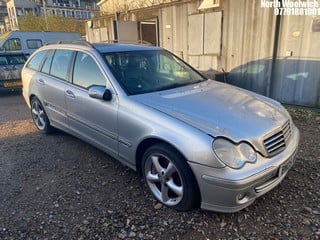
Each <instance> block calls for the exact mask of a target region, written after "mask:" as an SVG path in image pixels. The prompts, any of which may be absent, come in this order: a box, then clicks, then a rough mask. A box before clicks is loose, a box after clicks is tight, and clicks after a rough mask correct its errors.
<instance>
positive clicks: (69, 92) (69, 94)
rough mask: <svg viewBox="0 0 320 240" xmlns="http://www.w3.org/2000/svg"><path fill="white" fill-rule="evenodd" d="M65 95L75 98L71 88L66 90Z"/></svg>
mask: <svg viewBox="0 0 320 240" xmlns="http://www.w3.org/2000/svg"><path fill="white" fill-rule="evenodd" d="M66 95H67V97H69V98H76V95H74V93H73V92H72V91H71V90H67V91H66Z"/></svg>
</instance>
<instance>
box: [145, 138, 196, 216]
mask: <svg viewBox="0 0 320 240" xmlns="http://www.w3.org/2000/svg"><path fill="white" fill-rule="evenodd" d="M142 166H143V175H144V179H145V181H146V182H147V185H148V187H149V189H150V191H151V193H152V194H153V196H154V197H155V198H156V199H157V200H158V201H159V202H161V203H162V204H164V205H166V206H168V207H170V208H173V209H175V210H178V211H187V210H190V209H192V208H194V207H195V206H196V205H197V204H198V203H199V196H200V195H199V190H198V186H197V183H196V180H195V177H194V175H193V173H192V171H191V169H190V167H189V165H188V164H187V162H186V160H185V159H184V158H183V156H181V154H179V153H178V152H177V151H176V150H175V149H174V148H172V147H171V146H169V145H167V144H156V145H153V146H151V147H150V148H148V149H147V151H146V152H145V154H144V156H143V160H142Z"/></svg>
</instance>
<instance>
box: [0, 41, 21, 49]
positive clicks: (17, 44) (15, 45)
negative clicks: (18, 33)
mask: <svg viewBox="0 0 320 240" xmlns="http://www.w3.org/2000/svg"><path fill="white" fill-rule="evenodd" d="M3 47H4V48H5V49H6V50H7V51H19V50H21V41H20V39H19V38H11V39H8V40H7V41H6V42H5V43H4V44H3Z"/></svg>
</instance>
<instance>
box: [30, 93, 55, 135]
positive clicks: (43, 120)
mask: <svg viewBox="0 0 320 240" xmlns="http://www.w3.org/2000/svg"><path fill="white" fill-rule="evenodd" d="M31 115H32V120H33V123H34V124H35V125H36V127H37V128H38V130H40V131H41V132H43V133H47V134H49V133H52V132H53V131H54V128H53V127H52V126H51V125H50V121H49V118H48V116H47V114H46V112H45V110H44V108H43V106H42V104H41V102H40V101H39V99H38V98H36V97H34V98H32V99H31Z"/></svg>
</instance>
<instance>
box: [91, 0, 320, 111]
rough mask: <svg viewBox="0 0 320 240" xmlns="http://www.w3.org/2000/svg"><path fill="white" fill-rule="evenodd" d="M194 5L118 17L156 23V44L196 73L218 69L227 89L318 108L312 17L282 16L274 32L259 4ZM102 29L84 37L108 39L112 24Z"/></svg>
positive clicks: (317, 44) (319, 77) (232, 0)
mask: <svg viewBox="0 0 320 240" xmlns="http://www.w3.org/2000/svg"><path fill="white" fill-rule="evenodd" d="M200 3H201V1H192V2H190V1H186V2H184V1H181V2H179V3H176V4H175V5H170V6H165V7H159V8H154V9H149V10H148V12H146V11H145V10H143V9H142V10H141V11H139V10H137V11H135V12H134V13H131V14H132V16H131V17H130V16H127V15H126V16H124V18H125V19H132V18H134V20H137V21H141V20H148V19H147V17H148V16H149V17H150V19H153V20H154V19H156V18H158V19H159V41H160V44H159V45H160V46H161V47H164V48H166V49H168V50H170V51H172V52H174V53H175V54H176V55H178V56H180V57H181V58H183V59H184V60H186V61H188V62H189V63H190V64H191V65H192V66H194V67H195V68H197V69H198V70H209V69H216V70H221V69H222V68H223V69H224V70H225V71H227V72H229V76H228V78H227V82H228V83H230V84H234V85H237V86H240V87H243V88H246V89H249V90H252V91H255V92H257V93H260V94H263V95H267V96H270V97H272V98H274V99H277V100H279V101H281V102H283V103H290V104H297V105H303V106H310V107H320V97H319V95H320V65H319V60H320V41H319V38H320V32H312V22H313V17H312V16H299V17H297V16H282V17H281V19H280V28H279V29H277V28H276V16H275V15H274V11H273V8H261V6H260V4H261V2H260V1H252V0H220V6H219V7H218V8H213V9H208V10H205V11H199V10H198V7H199V4H200ZM125 19H124V20H125ZM105 25H106V26H105V27H107V28H108V29H101V30H99V31H98V32H97V30H95V29H91V30H90V29H88V31H89V34H88V31H87V36H88V35H89V37H91V38H92V39H94V40H96V39H97V38H99V37H100V38H101V39H102V37H101V34H102V35H104V36H105V34H106V32H107V33H108V39H112V36H113V29H112V19H109V20H108V21H107V24H105ZM277 31H278V32H279V34H280V35H279V41H275V35H276V34H275V33H276V32H277ZM276 46H277V49H278V51H277V55H276V57H274V56H273V53H274V48H275V47H276Z"/></svg>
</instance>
